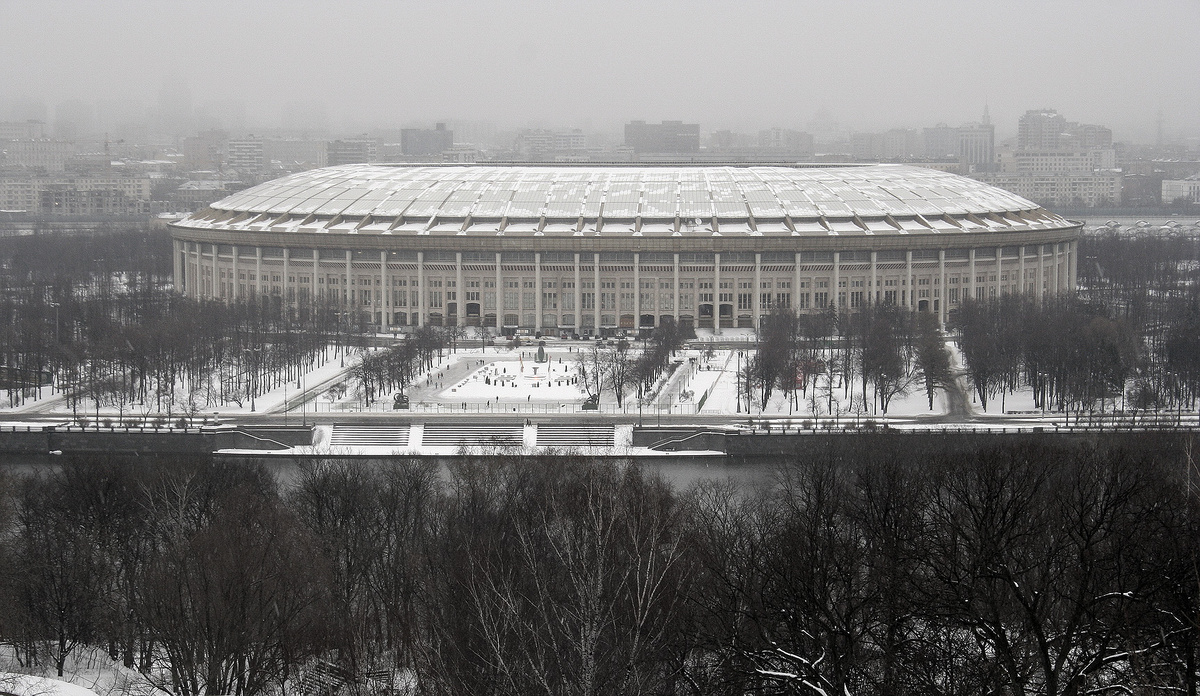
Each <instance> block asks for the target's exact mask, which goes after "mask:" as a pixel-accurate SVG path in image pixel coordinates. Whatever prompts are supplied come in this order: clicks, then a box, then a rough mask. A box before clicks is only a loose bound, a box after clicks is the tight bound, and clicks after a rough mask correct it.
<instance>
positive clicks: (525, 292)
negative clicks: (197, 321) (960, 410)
mask: <svg viewBox="0 0 1200 696" xmlns="http://www.w3.org/2000/svg"><path fill="white" fill-rule="evenodd" d="M1079 233H1080V223H1077V222H1072V221H1069V220H1066V219H1063V218H1062V217H1059V216H1057V215H1054V214H1052V213H1050V212H1048V211H1046V210H1044V209H1042V208H1040V207H1039V206H1037V205H1035V204H1034V203H1031V202H1029V201H1027V200H1024V199H1022V198H1019V197H1017V196H1015V195H1013V194H1010V193H1008V192H1006V191H1003V190H1000V189H997V188H995V187H992V186H988V185H986V184H983V183H980V182H978V181H974V180H972V179H966V178H963V177H960V176H956V175H953V174H947V173H945V172H940V171H936V170H932V169H923V168H918V167H908V166H900V165H862V166H855V165H828V166H806V165H797V166H569V165H553V166H550V165H548V166H409V165H349V166H342V167H329V168H325V169H317V170H312V171H307V172H302V173H299V174H294V175H292V176H288V177H284V178H282V179H278V180H275V181H271V182H268V183H265V184H262V185H259V186H255V187H253V188H249V189H246V190H245V191H241V192H239V193H237V194H234V195H232V196H230V197H228V198H225V199H223V200H221V201H218V202H216V203H214V204H212V205H211V206H210V207H208V208H207V209H205V210H203V211H200V212H198V213H196V214H193V215H191V216H189V217H187V218H185V219H183V220H181V221H179V222H178V223H175V224H174V225H172V237H173V239H174V245H175V254H174V258H175V269H174V270H175V282H176V287H177V288H179V289H180V291H182V292H183V293H185V294H187V295H189V296H191V297H197V298H214V299H224V300H227V301H232V300H234V299H236V298H247V297H249V296H258V297H264V296H265V297H268V298H273V299H272V301H275V302H280V303H290V304H296V305H302V304H306V303H307V304H312V303H319V302H331V303H336V304H338V305H341V306H342V307H343V308H345V309H349V310H352V311H353V312H355V313H357V314H360V315H361V316H363V317H365V318H366V320H368V321H370V322H372V323H373V324H375V325H376V326H378V328H379V329H380V330H384V331H392V330H397V329H398V328H401V327H409V326H425V325H430V326H478V327H485V328H487V329H489V330H491V331H492V332H495V333H506V334H509V333H517V332H520V333H537V334H542V335H581V336H589V335H607V334H611V333H615V332H619V331H622V330H624V331H635V330H645V329H652V328H654V327H656V326H661V325H663V324H665V323H667V322H674V323H677V324H690V325H691V326H693V327H695V328H711V329H712V331H713V332H714V333H716V334H720V333H721V331H722V329H725V328H730V327H755V326H757V325H758V321H759V319H760V318H761V317H762V316H763V315H765V314H767V313H769V312H771V311H773V310H776V309H782V310H788V311H795V312H808V311H828V310H829V309H830V308H832V309H834V310H835V311H839V312H844V311H854V310H855V309H857V308H859V307H862V306H865V305H866V304H867V303H872V302H880V303H892V304H895V305H898V306H901V307H905V308H909V309H911V310H913V311H922V312H934V313H936V314H938V315H939V317H940V318H942V319H943V320H944V319H945V316H946V313H947V312H948V311H951V310H953V308H954V307H955V306H956V305H957V304H959V303H960V302H962V301H963V300H964V299H966V298H968V297H975V298H981V299H982V298H989V297H995V296H998V295H1003V294H1008V293H1030V294H1033V295H1036V296H1038V297H1042V296H1044V295H1054V294H1057V293H1061V292H1064V291H1066V290H1069V289H1071V288H1073V287H1074V285H1075V273H1076V262H1077V258H1076V255H1077V240H1078V236H1079Z"/></svg>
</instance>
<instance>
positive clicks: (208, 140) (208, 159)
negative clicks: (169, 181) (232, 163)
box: [183, 130, 229, 171]
mask: <svg viewBox="0 0 1200 696" xmlns="http://www.w3.org/2000/svg"><path fill="white" fill-rule="evenodd" d="M228 142H229V134H228V133H226V132H225V131H223V130H209V131H204V132H201V133H197V134H196V135H194V136H191V137H189V138H184V139H183V168H184V169H186V170H188V171H214V170H216V169H218V168H220V166H221V163H222V162H223V161H224V160H225V145H226V143H228Z"/></svg>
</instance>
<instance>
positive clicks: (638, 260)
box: [633, 251, 642, 331]
mask: <svg viewBox="0 0 1200 696" xmlns="http://www.w3.org/2000/svg"><path fill="white" fill-rule="evenodd" d="M633 330H634V331H641V330H642V255H641V254H639V253H637V252H636V251H635V252H633Z"/></svg>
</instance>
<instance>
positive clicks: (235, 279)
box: [226, 246, 242, 303]
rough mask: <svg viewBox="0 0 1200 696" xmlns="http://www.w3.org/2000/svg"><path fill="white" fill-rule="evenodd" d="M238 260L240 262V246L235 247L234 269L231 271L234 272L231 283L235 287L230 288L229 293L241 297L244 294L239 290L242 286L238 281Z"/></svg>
mask: <svg viewBox="0 0 1200 696" xmlns="http://www.w3.org/2000/svg"><path fill="white" fill-rule="evenodd" d="M237 262H238V248H237V247H236V246H235V247H234V248H233V270H232V271H231V273H233V280H232V281H231V282H230V285H232V286H233V289H232V290H230V292H229V294H230V295H232V296H233V297H235V298H240V297H241V296H242V294H241V292H240V291H239V288H240V287H241V285H240V284H239V283H238V264H237ZM226 303H228V300H226Z"/></svg>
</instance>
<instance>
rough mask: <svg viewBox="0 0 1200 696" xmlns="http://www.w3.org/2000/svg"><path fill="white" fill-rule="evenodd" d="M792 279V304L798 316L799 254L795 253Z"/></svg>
mask: <svg viewBox="0 0 1200 696" xmlns="http://www.w3.org/2000/svg"><path fill="white" fill-rule="evenodd" d="M793 275H794V276H795V277H794V278H792V303H793V304H794V305H795V308H796V314H797V315H799V314H800V252H798V251H797V252H796V266H795V269H794V271H793Z"/></svg>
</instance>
